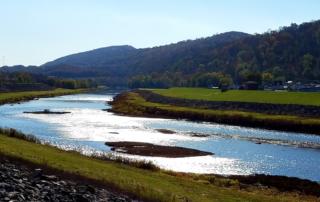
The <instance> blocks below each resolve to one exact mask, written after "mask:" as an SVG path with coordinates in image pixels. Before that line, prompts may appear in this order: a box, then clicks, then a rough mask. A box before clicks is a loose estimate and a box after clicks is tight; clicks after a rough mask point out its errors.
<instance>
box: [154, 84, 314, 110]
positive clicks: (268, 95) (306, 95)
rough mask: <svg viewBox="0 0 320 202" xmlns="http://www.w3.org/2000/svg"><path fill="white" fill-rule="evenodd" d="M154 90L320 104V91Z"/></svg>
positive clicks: (179, 94) (213, 98)
mask: <svg viewBox="0 0 320 202" xmlns="http://www.w3.org/2000/svg"><path fill="white" fill-rule="evenodd" d="M152 91H153V92H155V93H158V94H161V95H164V96H169V97H178V98H186V99H199V100H208V101H236V102H257V103H274V104H301V105H316V106H320V93H319V92H315V93H311V92H275V91H250V90H229V91H227V92H223V93H221V91H220V90H216V89H207V88H170V89H153V90H152Z"/></svg>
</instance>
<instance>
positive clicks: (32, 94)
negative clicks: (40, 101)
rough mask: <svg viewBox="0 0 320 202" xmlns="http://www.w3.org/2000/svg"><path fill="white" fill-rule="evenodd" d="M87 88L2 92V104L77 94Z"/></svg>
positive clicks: (0, 95)
mask: <svg viewBox="0 0 320 202" xmlns="http://www.w3.org/2000/svg"><path fill="white" fill-rule="evenodd" d="M85 90H86V89H62V88H57V89H55V90H49V91H25V92H13V93H0V104H7V103H15V102H21V101H27V100H32V99H34V98H41V97H54V96H59V95H68V94H77V93H81V92H84V91H85Z"/></svg>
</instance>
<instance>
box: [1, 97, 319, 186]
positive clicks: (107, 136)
mask: <svg viewBox="0 0 320 202" xmlns="http://www.w3.org/2000/svg"><path fill="white" fill-rule="evenodd" d="M115 95H116V93H113V92H104V93H96V94H94V93H92V94H79V95H67V96H60V97H54V98H43V99H39V100H32V101H29V102H24V103H21V104H7V105H2V106H0V127H2V128H5V127H7V128H15V129H18V130H20V131H22V132H24V133H27V134H33V135H35V136H36V137H38V138H39V139H41V140H42V141H44V142H48V143H50V144H53V145H56V146H59V147H60V148H63V149H75V150H78V151H81V152H82V153H85V154H90V153H91V152H111V151H110V148H109V147H108V146H105V145H104V143H105V142H106V141H136V142H148V143H154V144H161V145H172V146H182V147H188V148H194V149H199V150H204V151H209V152H213V153H214V154H215V155H210V156H202V157H187V158H163V157H142V156H135V155H122V156H125V157H127V158H132V159H138V160H140V159H141V160H148V161H152V162H154V163H155V164H156V165H158V166H159V167H161V168H163V169H169V170H174V171H181V172H193V173H215V174H224V175H233V174H237V175H248V174H254V173H264V174H272V175H285V176H294V177H299V178H303V179H310V180H314V181H320V172H319V171H320V149H319V148H318V149H315V148H317V147H318V146H319V145H320V136H316V135H310V134H299V133H289V132H277V131H271V130H261V129H253V128H246V127H238V126H228V125H222V124H213V123H203V122H191V121H185V120H174V119H158V118H157V119H156V118H137V117H128V116H118V115H115V114H113V113H110V112H107V111H103V110H102V109H108V108H110V106H109V105H107V104H106V101H110V100H112V98H113V97H114V96H115ZM44 109H50V110H52V111H69V112H71V113H70V114H60V115H58V114H57V115H54V114H25V113H23V112H24V111H39V110H44ZM157 129H169V130H173V131H175V132H176V133H175V134H163V133H160V132H158V131H157ZM194 134H197V135H198V136H197V137H196V136H195V135H194ZM199 134H200V136H199ZM260 140H261V141H260ZM257 142H260V143H259V144H257ZM261 142H262V144H261ZM301 145H307V146H308V145H312V147H314V148H301V147H300V146H301ZM116 155H121V154H116Z"/></svg>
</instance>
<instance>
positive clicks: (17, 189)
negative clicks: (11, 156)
mask: <svg viewBox="0 0 320 202" xmlns="http://www.w3.org/2000/svg"><path fill="white" fill-rule="evenodd" d="M0 201H79V202H91V201H116V202H127V201H134V200H132V199H130V198H129V197H127V196H125V195H120V194H116V193H113V192H110V191H108V190H106V189H103V188H100V187H95V186H92V185H88V184H81V183H80V182H75V181H70V180H63V179H60V178H59V177H58V176H56V175H48V174H45V173H44V172H43V170H42V169H31V168H29V167H26V166H24V165H20V164H18V163H13V162H12V161H8V160H7V159H2V158H1V159H0Z"/></svg>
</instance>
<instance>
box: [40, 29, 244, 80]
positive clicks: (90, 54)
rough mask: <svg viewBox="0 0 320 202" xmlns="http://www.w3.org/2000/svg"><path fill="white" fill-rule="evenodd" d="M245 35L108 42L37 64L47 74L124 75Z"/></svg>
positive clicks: (183, 58)
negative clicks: (142, 43)
mask: <svg viewBox="0 0 320 202" xmlns="http://www.w3.org/2000/svg"><path fill="white" fill-rule="evenodd" d="M248 36H250V35H249V34H245V33H241V32H227V33H223V34H218V35H214V36H212V37H207V38H202V39H196V40H187V41H182V42H179V43H176V44H170V45H165V46H159V47H153V48H144V49H135V48H133V47H131V46H112V47H106V48H99V49H95V50H92V51H87V52H83V53H77V54H73V55H69V56H65V57H62V58H58V59H56V60H54V61H51V62H48V63H46V64H44V65H42V66H41V67H42V68H43V69H45V72H46V73H47V74H53V75H60V76H62V75H63V74H65V75H68V76H72V75H75V76H79V72H85V73H89V72H90V73H89V74H90V75H99V76H101V75H104V76H106V77H109V76H115V77H128V76H133V75H137V74H144V73H151V72H161V71H166V70H167V68H170V67H171V66H174V65H176V64H177V62H182V61H187V60H189V59H190V58H199V59H200V58H201V57H203V55H206V54H207V52H208V51H209V50H211V49H213V48H217V47H222V46H223V45H225V44H227V43H229V42H232V41H234V40H238V39H241V38H244V37H248ZM74 68H75V69H74ZM74 70H76V71H74ZM83 76H85V75H84V74H83Z"/></svg>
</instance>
